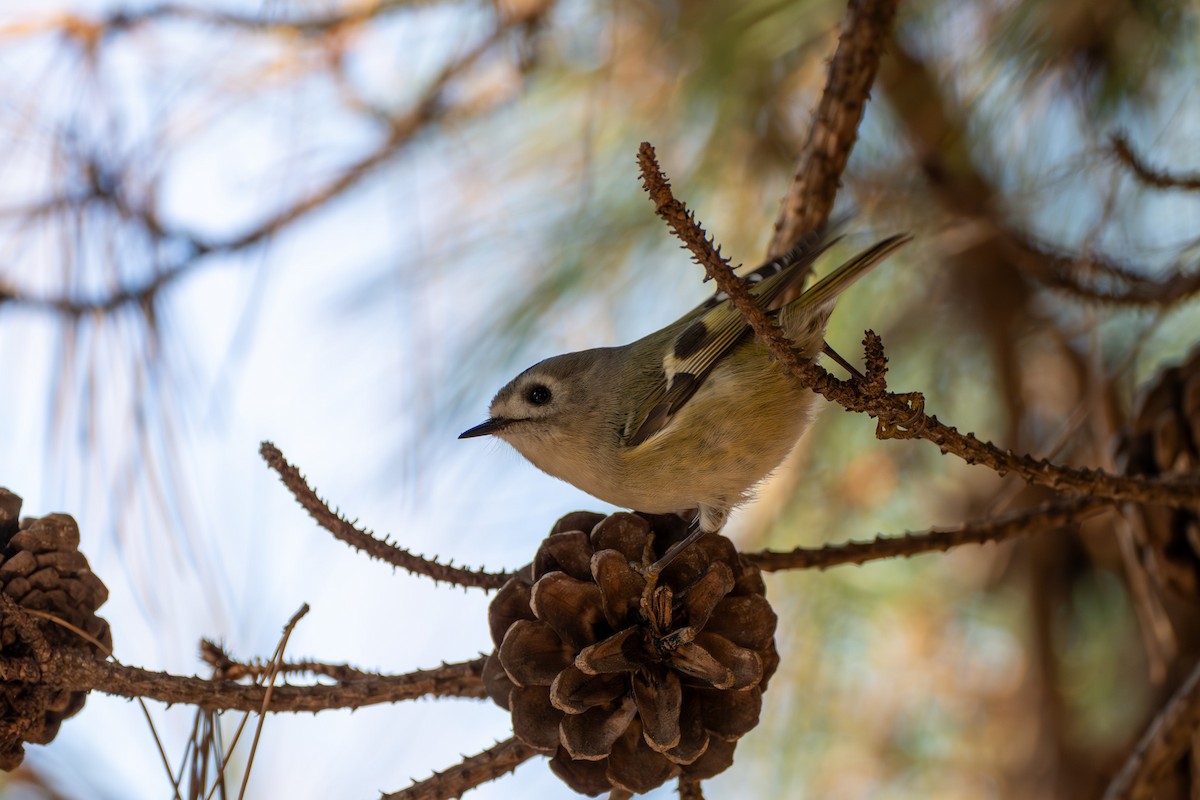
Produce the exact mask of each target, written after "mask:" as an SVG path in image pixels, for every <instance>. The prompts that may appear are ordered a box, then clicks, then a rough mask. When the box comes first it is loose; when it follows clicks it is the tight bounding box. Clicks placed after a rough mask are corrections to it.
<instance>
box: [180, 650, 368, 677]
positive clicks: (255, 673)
mask: <svg viewBox="0 0 1200 800" xmlns="http://www.w3.org/2000/svg"><path fill="white" fill-rule="evenodd" d="M200 656H201V658H203V659H204V662H205V663H206V664H208V665H209V666H211V667H212V668H213V677H214V678H219V679H221V680H230V681H236V680H241V679H243V678H255V679H258V678H260V677H262V676H264V675H266V674H267V672H268V671H269V670H270V669H271V668H272V666H274V667H275V668H276V669H277V671H278V674H280V675H290V674H301V673H303V674H308V675H323V676H325V677H326V678H332V679H333V680H335V681H338V682H339V683H346V682H347V681H356V680H365V679H370V678H381V677H383V675H382V674H381V673H378V672H368V671H366V670H362V669H359V668H358V667H352V666H350V665H349V664H327V663H325V662H322V661H307V660H306V661H276V662H271V663H269V664H264V663H262V662H261V661H259V660H257V659H256V660H254V661H236V660H235V659H234V658H233V657H232V656H230V655H229V653H228V652H226V650H225V648H223V647H222V646H221V645H219V644H217V643H215V642H212V641H209V640H208V639H202V640H201V641H200Z"/></svg>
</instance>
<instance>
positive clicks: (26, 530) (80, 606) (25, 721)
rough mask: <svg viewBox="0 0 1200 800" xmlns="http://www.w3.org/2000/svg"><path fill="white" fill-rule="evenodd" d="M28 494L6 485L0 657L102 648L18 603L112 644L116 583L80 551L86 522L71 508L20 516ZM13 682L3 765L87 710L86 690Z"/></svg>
mask: <svg viewBox="0 0 1200 800" xmlns="http://www.w3.org/2000/svg"><path fill="white" fill-rule="evenodd" d="M20 513H21V498H19V497H17V496H16V495H15V494H13V493H12V492H10V491H8V490H7V489H0V594H2V595H3V596H4V597H3V599H2V600H0V659H3V660H4V661H5V662H9V663H10V665H11V663H12V662H22V661H23V662H25V663H30V662H41V661H43V660H44V659H45V658H47V657H49V655H50V651H52V650H58V651H62V650H77V651H82V652H86V653H89V654H92V653H95V652H96V648H95V646H94V645H91V644H89V643H88V642H87V641H86V640H84V639H83V638H82V637H80V636H79V635H78V634H77V633H75V632H74V631H71V630H69V629H67V628H65V627H63V626H61V625H57V624H55V623H53V622H51V621H50V620H46V619H42V618H33V617H27V616H24V615H20V616H19V615H17V614H12V613H5V611H4V609H5V608H12V607H13V606H17V607H20V608H22V609H27V610H31V611H43V612H46V613H48V614H53V615H54V616H55V617H57V618H59V619H60V620H63V621H64V622H67V623H70V624H71V625H73V626H75V627H76V628H78V629H79V630H82V631H84V632H85V633H87V634H88V635H90V636H91V637H93V638H94V639H96V640H97V641H99V642H100V643H101V644H102V645H103V646H104V647H105V648H106V650H105V653H104V655H107V652H108V650H110V649H111V647H112V635H111V633H110V631H109V628H108V623H107V622H105V621H104V620H103V619H101V618H100V617H98V616H96V609H98V608H99V607H100V606H101V604H103V603H104V601H105V600H107V599H108V589H106V588H105V587H104V584H103V583H101V582H100V579H99V578H97V577H96V576H95V575H94V574H93V573H92V571H91V569H89V568H88V563H87V559H86V558H84V556H83V554H82V553H80V552H79V527H78V526H77V525H76V524H75V520H73V519H72V518H71V517H69V516H67V515H66V514H49V515H47V516H45V517H42V518H40V519H34V518H26V519H24V520H20V522H18V519H19V516H20ZM38 672H39V671H38V670H36V669H35V670H33V671H32V673H31V674H30V675H29V681H28V682H22V681H19V680H10V681H6V682H5V683H4V684H3V687H2V688H0V720H2V722H0V769H4V770H10V769H13V768H14V767H16V766H17V765H19V764H20V763H21V760H22V758H24V754H25V748H24V743H25V742H32V743H34V744H47V743H49V742H50V741H51V740H52V739H54V737H55V735H56V734H57V733H58V728H59V726H60V725H61V724H62V721H63V720H64V719H66V718H67V717H70V716H73V715H75V714H77V713H79V710H80V709H82V708H83V703H84V699H85V698H86V693H84V692H67V691H62V690H54V689H49V688H47V687H45V686H43V685H40V684H39V683H38Z"/></svg>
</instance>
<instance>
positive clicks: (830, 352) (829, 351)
mask: <svg viewBox="0 0 1200 800" xmlns="http://www.w3.org/2000/svg"><path fill="white" fill-rule="evenodd" d="M821 352H822V353H824V354H825V355H827V356H829V357H830V358H832V359H833V360H834V363H836V364H837V365H838V366H840V367H841V368H842V369H844V370H846V372H849V373H850V374H851V375H853V376H854V377H855V378H858V379H859V380H860V381H865V380H866V376H864V375H863V374H862V373H861V372H859V371H858V370H857V369H856V368H855V366H854V365H853V364H851V363H850V362H849V361H847V360H846V359H844V358H842V357H841V355H840V354H839V353H838V351H837V350H834V349H833V348H832V347H830V346H829V342H824V341H823V342H821Z"/></svg>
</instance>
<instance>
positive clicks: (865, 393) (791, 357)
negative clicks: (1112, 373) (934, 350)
mask: <svg viewBox="0 0 1200 800" xmlns="http://www.w3.org/2000/svg"><path fill="white" fill-rule="evenodd" d="M638 163H639V165H640V166H641V169H642V180H643V184H644V187H645V189H646V192H647V194H649V195H650V198H651V200H653V201H654V205H655V210H656V212H657V213H658V215H659V216H660V217H662V218H663V219H664V220H665V221H666V222H667V224H668V226H669V227H670V228H671V230H672V232H673V233H675V235H676V236H678V237H679V238H680V239H681V240H682V241H683V242H684V244H685V245H686V246H687V247H688V249H689V250H691V251H692V255H693V256H694V257H695V259H696V261H697V262H698V263H700V264H701V265H702V266H703V267H704V269H705V272H706V273H707V274H708V276H709V277H710V278H712V279H713V280H714V281H716V284H717V286H718V287H719V288H720V290H721V291H723V292H724V293H725V294H726V295H728V296H729V302H730V303H732V304H733V305H734V307H735V308H737V309H738V311H740V312H741V313H742V315H743V316H744V317H745V319H746V321H747V323H748V324H749V325H750V327H751V328H752V329H753V330H754V333H755V335H756V336H757V337H758V338H759V340H760V341H762V342H763V343H764V344H765V345H766V346H767V347H768V348H769V349H770V351H771V355H772V356H773V357H774V358H775V359H776V360H777V361H778V362H779V364H780V365H781V366H782V368H783V369H784V370H785V371H786V372H787V373H788V374H789V375H791V376H792V377H794V378H796V379H797V380H798V381H800V382H801V384H802V385H804V386H807V387H809V388H811V389H812V390H813V391H815V392H817V393H818V394H820V395H821V396H822V397H825V398H826V399H827V400H832V401H833V402H835V403H837V404H838V405H840V406H842V407H843V408H846V409H848V410H850V411H856V412H859V413H863V414H867V415H868V416H870V417H872V418H873V419H876V420H878V423H879V424H878V427H877V429H876V436H877V437H879V438H916V439H926V440H928V441H930V442H933V443H934V444H936V445H937V446H938V448H939V449H940V450H941V451H942V453H943V454H945V453H953V454H954V455H956V456H958V457H959V458H961V459H962V460H964V461H966V462H967V463H968V464H981V465H983V466H986V467H989V468H991V469H992V470H994V471H995V472H997V473H998V474H1000V475H1007V474H1008V473H1010V472H1011V473H1014V474H1016V475H1018V476H1020V477H1021V478H1022V479H1023V480H1025V481H1026V482H1027V483H1033V484H1038V485H1040V486H1046V487H1049V488H1051V489H1054V490H1056V491H1072V492H1081V493H1087V494H1092V495H1095V496H1097V497H1106V498H1108V499H1110V500H1131V501H1134V502H1140V503H1154V504H1159V505H1167V506H1172V507H1191V506H1197V505H1200V476H1193V477H1178V478H1170V479H1152V480H1150V479H1145V478H1136V477H1126V476H1121V475H1114V474H1112V473H1108V472H1104V471H1103V470H1098V469H1091V468H1087V467H1080V468H1073V467H1065V466H1060V465H1057V464H1053V463H1051V462H1049V461H1047V460H1045V459H1039V458H1034V457H1033V456H1030V455H1028V454H1017V453H1014V452H1013V451H1012V450H1002V449H1001V448H999V447H997V446H996V445H994V444H992V443H991V442H986V441H982V440H980V439H978V438H977V437H976V436H975V434H973V433H967V434H963V433H960V432H959V431H958V430H957V429H956V428H954V427H952V426H950V425H946V424H945V423H943V422H941V421H939V420H938V418H937V417H935V416H929V415H927V414H926V413H925V410H924V405H925V399H924V397H923V396H922V395H921V394H920V393H917V392H911V393H904V394H897V393H894V392H889V391H886V389H885V382H884V381H883V380H882V375H881V374H880V369H879V367H878V366H877V367H876V368H875V370H874V375H873V377H872V379H871V380H869V381H841V380H838V379H837V378H835V377H833V376H832V375H830V374H829V373H828V372H827V371H826V370H825V369H823V368H822V367H820V366H819V365H817V364H816V363H814V362H811V361H808V360H806V359H805V358H804V357H803V356H801V355H800V354H799V352H797V351H796V349H795V348H794V347H793V346H792V344H791V342H790V341H789V340H788V338H787V337H786V336H785V335H784V333H783V330H782V329H781V328H780V327H779V325H778V323H777V322H776V321H775V320H774V319H773V318H771V317H770V316H769V315H768V314H767V312H766V311H765V310H764V309H763V308H762V307H761V306H759V305H758V304H757V303H756V302H755V301H754V298H753V297H752V296H751V294H750V293H749V291H748V290H747V288H746V285H745V283H744V282H743V281H742V280H741V279H740V278H739V277H738V276H737V274H736V273H734V272H733V270H732V269H731V268H730V265H729V261H728V259H726V258H724V257H723V256H722V255H721V253H720V248H718V247H714V245H713V242H712V240H711V239H710V238H709V236H708V234H707V233H706V232H705V231H704V229H703V228H702V227H700V225H699V224H697V223H696V221H695V218H694V215H693V214H692V212H691V211H689V210H688V209H687V207H686V206H685V205H684V204H683V203H681V202H680V201H679V200H677V199H675V197H674V195H673V194H672V193H671V186H670V184H669V183H668V182H667V179H666V176H665V175H663V173H662V171H661V169H660V168H659V166H658V161H657V159H656V156H655V154H654V148H653V147H651V146H650V144H649V143H645V142H644V143H643V144H642V146H641V148H640V149H639V151H638ZM864 343H865V344H866V345H867V349H868V351H869V352H870V353H871V359H872V361H874V362H876V363H878V362H879V361H880V360H881V359H883V351H882V342H880V341H879V337H878V336H877V335H876V334H875V333H873V332H872V331H867V335H866V338H865V340H864Z"/></svg>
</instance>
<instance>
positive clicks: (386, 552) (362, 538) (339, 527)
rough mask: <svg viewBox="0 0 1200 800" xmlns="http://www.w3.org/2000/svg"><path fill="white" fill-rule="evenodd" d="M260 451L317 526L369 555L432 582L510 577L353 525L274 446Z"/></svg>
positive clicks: (483, 582) (486, 585) (484, 582)
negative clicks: (416, 550)
mask: <svg viewBox="0 0 1200 800" xmlns="http://www.w3.org/2000/svg"><path fill="white" fill-rule="evenodd" d="M259 453H260V454H261V455H262V457H263V460H264V461H266V462H267V464H268V465H269V466H270V467H271V469H273V470H275V471H276V472H277V473H279V478H280V480H282V481H283V485H284V486H286V487H287V488H288V491H290V492H291V493H292V495H293V496H294V497H295V498H296V501H297V502H298V503H300V505H301V506H303V508H304V510H305V511H307V512H308V514H309V516H311V517H312V518H313V519H314V520H316V521H317V524H318V525H320V526H321V527H322V528H324V529H325V530H327V531H329V532H330V533H332V534H333V535H334V536H335V537H337V538H338V539H340V540H341V541H343V542H345V543H346V544H348V545H350V546H351V547H353V548H355V549H357V550H361V551H362V552H364V553H366V554H367V555H368V556H370V557H371V558H376V559H379V560H380V561H383V562H385V563H387V564H391V565H392V566H394V567H399V568H401V569H404V570H407V571H408V572H411V573H412V574H414V575H424V576H425V577H427V578H433V579H434V580H435V581H445V582H446V583H452V584H454V585H456V586H462V587H472V588H477V589H499V588H500V587H501V586H503V585H504V584H505V582H506V581H507V580H508V579H509V577H510V576H509V575H508V574H507V573H504V572H484V571H483V570H471V569H466V568H463V567H455V566H452V565H450V564H442V563H440V562H438V561H436V560H434V559H432V558H425V557H424V556H419V555H415V554H413V553H411V552H409V551H408V550H405V549H404V548H402V547H398V546H396V545H394V544H391V543H390V542H388V541H387V540H386V539H378V538H376V537H375V536H374V535H372V534H371V533H370V532H368V531H365V530H362V529H360V528H357V527H355V525H354V524H353V523H351V522H349V521H348V520H346V519H345V518H344V517H342V515H341V514H340V513H338V512H337V511H334V510H333V509H331V508H330V507H329V504H328V503H326V502H325V501H324V500H322V499H321V498H320V497H319V496H318V495H317V493H316V492H314V491H313V490H312V488H311V487H310V486H309V485H308V482H307V481H305V479H304V476H303V475H301V474H300V470H298V469H296V468H295V467H294V466H292V465H291V464H289V463H288V462H287V460H286V459H285V458H284V457H283V453H281V452H280V451H279V448H277V447H276V446H275V445H273V444H271V443H270V442H263V443H262V446H261V447H260V448H259Z"/></svg>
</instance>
